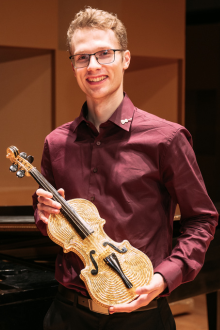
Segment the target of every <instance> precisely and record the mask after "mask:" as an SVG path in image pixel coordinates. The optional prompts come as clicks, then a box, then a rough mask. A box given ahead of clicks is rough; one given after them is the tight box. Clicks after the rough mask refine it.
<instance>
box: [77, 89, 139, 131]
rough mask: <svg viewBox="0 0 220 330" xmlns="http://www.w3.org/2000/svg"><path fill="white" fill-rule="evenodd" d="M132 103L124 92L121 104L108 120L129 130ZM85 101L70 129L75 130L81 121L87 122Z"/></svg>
mask: <svg viewBox="0 0 220 330" xmlns="http://www.w3.org/2000/svg"><path fill="white" fill-rule="evenodd" d="M134 109H135V107H134V105H133V103H132V102H131V100H130V99H129V97H128V96H127V94H126V93H124V98H123V100H122V102H121V104H120V105H119V106H118V108H117V109H116V110H115V111H114V112H113V114H112V115H111V117H110V118H109V120H108V121H111V122H112V123H114V124H116V125H117V126H119V127H121V128H122V129H124V130H125V131H129V130H130V126H131V122H132V120H133V115H134ZM87 112H88V110H87V103H86V102H85V103H84V104H83V106H82V109H81V112H80V115H79V117H77V118H76V119H75V120H74V121H73V123H72V125H71V126H72V130H73V131H75V130H76V128H77V127H78V126H79V124H80V123H81V122H82V121H85V122H87V123H88V120H87V119H86V116H87Z"/></svg>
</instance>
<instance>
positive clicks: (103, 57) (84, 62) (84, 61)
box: [69, 49, 124, 69]
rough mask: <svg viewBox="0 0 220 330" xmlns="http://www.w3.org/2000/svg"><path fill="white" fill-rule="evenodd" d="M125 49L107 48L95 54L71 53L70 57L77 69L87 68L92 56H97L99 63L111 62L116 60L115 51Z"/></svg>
mask: <svg viewBox="0 0 220 330" xmlns="http://www.w3.org/2000/svg"><path fill="white" fill-rule="evenodd" d="M122 51H124V50H123V49H105V50H100V51H98V52H96V53H94V54H77V55H71V56H70V57H69V59H70V60H71V61H72V63H73V66H74V68H75V69H79V68H85V67H86V66H88V65H89V63H90V57H91V56H92V55H94V56H95V58H96V60H97V62H98V63H99V64H110V63H113V62H114V61H115V52H122Z"/></svg>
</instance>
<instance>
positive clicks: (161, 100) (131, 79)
mask: <svg viewBox="0 0 220 330" xmlns="http://www.w3.org/2000/svg"><path fill="white" fill-rule="evenodd" d="M124 81H125V84H124V86H125V88H124V90H125V91H126V92H127V94H128V96H129V97H130V98H131V100H132V102H133V103H134V105H135V106H137V107H138V108H140V109H142V110H145V111H147V112H150V113H152V114H154V115H157V116H159V117H161V118H164V119H167V120H170V121H174V122H177V119H178V112H177V102H178V93H177V92H178V63H177V62H176V63H173V64H167V65H161V66H155V67H149V68H147V69H144V70H138V71H131V72H129V71H128V72H125V78H124Z"/></svg>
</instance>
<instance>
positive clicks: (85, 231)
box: [31, 168, 91, 237]
mask: <svg viewBox="0 0 220 330" xmlns="http://www.w3.org/2000/svg"><path fill="white" fill-rule="evenodd" d="M37 172H38V171H37V169H35V168H34V169H33V170H32V171H31V173H33V174H34V175H35V176H37V179H38V180H39V183H40V185H41V186H42V187H43V186H44V188H46V189H47V190H49V191H50V190H52V193H53V197H55V200H56V199H57V200H58V202H61V198H60V197H61V196H59V195H58V194H59V193H58V192H57V191H56V190H55V188H54V187H53V186H51V187H50V186H49V185H48V184H47V182H46V181H44V180H45V178H44V177H43V176H42V178H41V177H40V175H38V173H39V174H40V172H38V173H37ZM51 188H52V189H51ZM61 205H62V209H63V210H64V212H65V213H66V214H67V215H68V216H69V217H70V219H71V220H72V221H73V222H74V223H75V224H76V225H77V227H78V228H79V229H80V230H81V231H82V233H83V234H84V235H85V236H86V237H87V236H88V235H89V234H90V233H91V232H90V231H89V230H88V229H87V228H86V227H85V226H84V225H83V224H82V223H81V222H80V221H79V220H78V219H77V216H76V215H75V214H74V213H73V212H72V211H71V210H70V209H69V208H70V206H69V205H67V202H66V201H65V200H64V201H63V202H61Z"/></svg>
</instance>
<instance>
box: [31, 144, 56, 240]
mask: <svg viewBox="0 0 220 330" xmlns="http://www.w3.org/2000/svg"><path fill="white" fill-rule="evenodd" d="M41 173H42V175H43V176H44V177H45V178H46V179H47V180H48V181H49V182H50V183H51V184H52V186H53V187H55V188H56V185H55V180H54V177H53V172H52V168H51V161H50V153H49V147H48V142H47V140H45V142H44V150H43V156H42V161H41ZM32 199H33V208H34V218H35V223H36V226H37V228H38V229H39V230H40V231H41V233H42V234H43V235H44V236H47V225H46V224H45V223H44V222H43V221H42V220H40V218H39V216H38V212H37V204H38V200H37V195H36V192H35V193H34V195H33V196H32Z"/></svg>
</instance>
